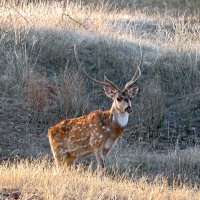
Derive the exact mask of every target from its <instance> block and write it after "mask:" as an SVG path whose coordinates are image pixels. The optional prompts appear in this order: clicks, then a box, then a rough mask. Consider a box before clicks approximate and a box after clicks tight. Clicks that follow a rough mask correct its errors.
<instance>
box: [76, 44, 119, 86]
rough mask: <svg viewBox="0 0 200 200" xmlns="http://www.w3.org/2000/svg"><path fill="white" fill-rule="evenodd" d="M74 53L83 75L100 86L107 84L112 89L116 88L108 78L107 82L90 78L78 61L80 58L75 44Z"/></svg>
mask: <svg viewBox="0 0 200 200" xmlns="http://www.w3.org/2000/svg"><path fill="white" fill-rule="evenodd" d="M74 54H75V58H76V62H77V64H78V67H79V69H80V70H82V71H83V73H84V74H85V76H86V77H87V78H88V79H90V80H91V81H93V82H95V83H97V84H99V85H100V86H107V87H111V88H113V89H117V88H116V86H115V85H114V84H113V83H112V82H111V81H109V80H108V79H107V80H108V81H107V82H102V81H99V80H96V79H94V78H92V77H90V76H89V75H88V73H87V72H86V71H85V70H84V68H83V67H82V65H81V63H80V60H79V58H78V55H77V50H76V45H74Z"/></svg>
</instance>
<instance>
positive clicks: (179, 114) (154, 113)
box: [0, 0, 200, 199]
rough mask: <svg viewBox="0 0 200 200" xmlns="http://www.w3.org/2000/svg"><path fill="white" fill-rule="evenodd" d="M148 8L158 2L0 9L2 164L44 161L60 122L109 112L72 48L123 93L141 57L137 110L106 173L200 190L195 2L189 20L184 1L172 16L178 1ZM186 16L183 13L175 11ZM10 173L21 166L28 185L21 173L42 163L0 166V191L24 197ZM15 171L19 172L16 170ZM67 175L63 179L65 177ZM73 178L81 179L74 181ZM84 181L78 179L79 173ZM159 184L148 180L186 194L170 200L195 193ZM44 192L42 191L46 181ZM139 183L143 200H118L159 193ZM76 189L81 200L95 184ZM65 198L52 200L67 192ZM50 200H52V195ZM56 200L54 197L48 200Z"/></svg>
mask: <svg viewBox="0 0 200 200" xmlns="http://www.w3.org/2000/svg"><path fill="white" fill-rule="evenodd" d="M33 2H34V3H33ZM115 2H116V1H115ZM131 2H132V1H131ZM150 2H152V4H151V5H149V3H150ZM153 2H154V3H155V2H156V6H157V5H158V4H159V5H161V4H162V3H161V1H153V0H152V1H148V2H147V1H145V0H144V1H135V3H134V4H127V2H126V1H123V3H124V5H125V6H124V5H122V4H118V5H117V6H115V7H114V4H109V3H106V2H105V3H104V4H103V3H97V4H93V3H92V2H91V1H84V2H80V1H64V2H60V1H42V0H38V1H28V0H27V1H25V0H23V1H15V0H10V1H6V0H5V1H1V2H0V25H1V26H0V27H1V28H0V72H1V73H0V134H1V135H0V136H1V138H0V162H1V161H3V160H10V162H11V161H12V160H13V159H14V158H15V157H16V156H19V157H20V158H21V157H23V158H27V157H30V156H32V157H41V156H44V155H47V154H48V155H49V156H51V152H50V147H49V143H48V138H47V137H46V135H47V130H48V128H49V127H50V126H52V125H54V124H55V123H56V122H58V121H60V120H62V119H64V118H71V117H76V116H80V115H84V114H87V113H89V112H91V111H92V110H94V109H102V110H105V109H109V108H110V106H111V101H110V100H109V99H107V98H106V97H105V95H104V93H103V90H102V89H101V88H99V87H98V86H97V85H95V84H93V83H91V82H89V81H87V80H86V79H85V77H84V76H83V74H82V73H81V72H80V71H79V70H78V67H77V64H76V61H75V57H74V52H73V45H75V44H76V45H77V48H78V55H79V58H80V60H81V62H82V63H83V66H84V68H85V69H86V71H87V72H88V73H89V74H90V75H91V76H93V77H95V78H97V79H100V80H103V77H104V74H106V75H107V77H108V78H110V79H112V80H113V82H114V83H116V84H117V85H119V86H120V87H123V86H124V84H125V83H126V82H127V81H129V80H130V79H131V78H132V75H133V74H134V72H135V69H136V66H137V64H138V62H139V59H140V52H141V51H143V52H144V53H145V57H144V64H143V67H142V77H141V79H140V80H139V82H138V86H139V87H140V91H139V94H138V95H137V97H135V99H134V100H133V109H134V111H133V113H132V114H131V116H130V121H129V124H128V127H127V129H126V131H125V134H124V136H123V138H122V139H120V140H119V141H118V143H117V144H116V145H115V146H114V148H113V150H112V152H111V153H110V155H109V158H108V161H107V162H108V165H109V166H112V165H115V164H116V165H117V166H118V173H119V174H121V173H123V172H124V171H126V170H127V169H129V175H130V176H131V175H132V176H134V177H135V178H134V179H139V178H141V177H144V176H145V177H146V178H147V179H148V181H150V180H151V181H152V180H155V179H156V177H157V176H160V175H161V176H164V177H165V178H164V179H165V181H168V183H169V184H171V185H173V182H174V181H176V180H177V179H178V182H179V183H182V184H188V185H189V186H191V187H192V186H194V185H196V184H197V185H198V184H199V172H200V167H199V166H200V165H199V162H200V161H199V157H200V156H199V154H200V151H199V147H198V146H199V142H200V51H199V46H200V25H199V16H198V12H197V11H196V10H198V2H196V4H195V1H190V5H195V6H193V8H194V7H196V8H195V9H193V8H192V7H190V9H192V12H188V10H186V9H187V5H188V1H187V2H186V1H185V3H183V4H181V5H180V6H182V8H181V10H180V9H179V7H178V9H176V11H177V12H176V15H175V14H174V12H173V10H172V9H170V8H171V7H173V8H174V6H173V4H174V5H175V4H176V2H175V1H170V2H171V4H170V2H168V3H169V6H168V7H167V8H168V9H163V7H162V6H161V7H160V6H159V5H158V6H157V7H154V3H153ZM177 2H178V1H177ZM143 5H145V6H144V7H143ZM114 8H115V9H114ZM184 9H185V11H186V12H182V11H184ZM170 11H172V12H170ZM179 11H180V12H179ZM91 160H92V161H94V159H93V157H88V158H86V159H82V160H81V161H80V162H81V163H83V164H84V165H85V166H87V165H89V164H90V162H91ZM46 165H47V164H45V166H46ZM14 166H16V170H18V169H20V167H22V168H23V169H24V170H22V171H21V174H20V176H21V177H24V179H23V178H22V179H23V180H29V176H32V175H31V174H29V175H28V173H27V174H26V170H25V168H26V169H27V171H31V170H33V171H34V170H35V172H36V173H37V170H39V172H38V173H40V172H41V170H42V169H43V166H44V164H41V166H40V165H39V164H37V163H33V164H25V163H19V168H18V164H17V165H15V164H14V165H11V166H10V165H9V164H4V165H1V172H0V176H1V177H4V179H1V178H0V181H1V180H4V181H3V182H1V183H0V188H4V187H5V188H10V189H13V188H16V189H19V190H20V191H23V189H24V187H26V186H25V185H24V181H22V182H20V180H21V178H19V177H18V175H16V174H15V175H13V177H14V178H13V179H12V178H9V177H12V176H7V175H6V173H8V174H9V173H11V171H12V170H13V167H14ZM5 167H6V168H5ZM33 168H34V169H33ZM5 169H6V170H5ZM45 170H47V171H46V172H45V175H44V176H46V175H47V177H48V178H44V179H46V180H48V179H49V178H50V177H51V178H52V177H54V178H55V177H56V179H59V177H60V176H63V172H59V171H56V172H55V174H56V175H55V174H54V170H55V169H54V168H48V169H45ZM48 170H49V171H48ZM13 173H14V172H13ZM16 173H17V174H19V171H16ZM76 173H77V172H76V170H75V171H73V174H76ZM87 173H88V172H87ZM89 173H90V172H89ZM33 174H34V173H33ZM66 174H67V175H66V177H67V176H68V175H69V172H66ZM74 176H75V175H74ZM76 176H77V177H80V175H79V174H78V173H77V174H76ZM81 176H83V179H81V180H83V181H84V176H85V175H84V174H82V172H81ZM15 177H16V179H15ZM17 177H18V178H17ZM88 177H90V178H91V179H92V180H93V179H94V180H95V181H96V180H97V182H98V183H99V184H100V185H101V184H105V183H104V182H101V181H102V180H101V179H100V178H99V179H98V178H97V177H93V176H92V174H90V175H89V176H88ZM35 178H37V177H35ZM66 179H67V178H66ZM66 179H64V180H66ZM11 180H16V185H15V181H13V182H12V184H11ZM70 180H71V179H70ZM94 180H93V181H94ZM103 180H104V179H103ZM105 180H106V181H108V185H109V184H110V185H112V184H116V181H113V182H112V179H109V178H108V179H107V178H106V177H105ZM32 181H33V182H34V181H35V188H36V189H35V190H37V189H38V188H39V189H38V191H40V192H39V194H41V196H45V194H47V193H46V192H48V191H43V188H41V187H40V184H42V183H39V181H40V180H39V179H38V180H35V179H33V180H32ZM123 181H124V180H123ZM143 181H144V180H143V179H142V182H140V180H139V181H136V182H134V183H133V182H131V180H130V179H128V180H127V185H128V184H131V187H133V188H135V187H136V186H137V185H139V186H137V187H139V188H142V186H141V185H140V184H144V183H143ZM165 181H164V182H165ZM33 182H31V183H30V184H32V183H33ZM129 182H130V183H129ZM164 182H162V183H160V182H159V181H158V182H157V181H155V184H158V185H159V184H161V185H159V187H161V188H165V189H164V192H163V193H161V194H160V195H162V194H163V195H169V199H170V198H171V199H173V195H179V193H178V192H177V191H179V190H180V191H181V192H180V193H182V194H183V196H180V198H179V197H178V196H177V199H191V198H189V197H190V195H192V194H193V193H195V192H196V188H192V189H189V188H186V186H184V187H182V188H179V187H177V188H175V190H176V191H174V190H173V187H172V188H169V187H168V186H166V185H165V183H164ZM125 183H126V181H125V182H123V184H125ZM28 184H29V183H28ZM45 184H47V185H46V186H45V187H49V185H48V183H47V182H46V183H45ZM120 184H121V183H119V188H120V187H121V185H120ZM145 184H146V185H145V186H144V188H145V187H147V188H149V189H147V190H146V189H144V190H145V191H148V192H146V193H145V194H144V198H143V193H142V194H141V193H140V192H138V196H137V194H135V189H133V190H132V189H130V192H128V195H127V194H125V192H122V196H123V195H125V196H124V199H128V198H129V199H131V198H132V199H134V198H135V199H139V196H140V198H141V199H142V198H143V199H146V196H145V195H149V191H150V190H151V189H152V188H153V189H152V191H153V195H154V189H155V193H156V194H155V195H157V189H158V188H159V187H158V188H156V186H155V185H154V182H153V184H151V183H150V185H148V183H147V182H146V183H145ZM163 184H164V185H163ZM72 185H73V184H72ZM45 187H44V188H45ZM51 187H52V188H54V187H55V185H52V186H51ZM63 187H64V186H63ZM70 187H71V186H70ZM90 187H91V188H92V189H90ZM117 187H118V186H117ZM88 188H89V189H88ZM99 188H101V186H99ZM99 188H97V189H96V190H99ZM109 188H111V189H110V190H108V193H107V192H106V191H107V190H106V191H105V196H103V197H102V198H104V199H106V198H107V197H106V195H108V199H109V197H110V198H113V199H117V198H118V199H122V198H121V196H120V197H118V196H116V198H115V196H113V195H116V191H117V190H118V189H116V188H114V189H113V188H112V186H111V187H110V186H109ZM79 189H80V193H81V194H82V195H83V199H84V198H85V196H84V195H88V193H87V192H91V191H92V190H93V186H92V185H91V186H87V187H86V188H85V189H84V188H82V187H81V188H79ZM96 190H95V191H96ZM122 190H123V189H120V191H122ZM52 191H54V190H52ZM71 191H72V190H71ZM83 191H84V192H85V191H87V192H86V193H84V192H83ZM139 191H140V190H139ZM158 191H160V189H158ZM27 192H28V191H27V190H26V191H25V193H27ZM31 192H32V190H31ZM62 192H63V193H62V194H61V195H60V196H59V197H61V196H62V195H64V194H65V193H66V190H65V189H63V190H62ZM112 192H113V193H112ZM53 193H54V194H55V195H57V194H56V193H57V192H56V191H54V192H53ZM80 193H79V192H78V194H80ZM139 193H140V194H141V195H139ZM186 193H187V194H186ZM129 194H130V195H129ZM133 194H135V195H136V196H132V195H133ZM48 195H52V194H49V193H48ZM70 195H71V194H70ZM92 195H94V196H92ZM95 195H97V193H95V192H94V194H93V193H92V194H91V198H89V199H92V198H93V197H94V199H95V198H97V199H98V198H101V197H98V196H95ZM120 195H121V194H120ZM126 195H127V196H126ZM180 195H181V194H180ZM184 195H185V196H184ZM187 195H189V196H187ZM89 197H90V196H89ZM164 197H166V196H163V197H162V198H161V197H159V195H158V196H156V197H155V198H153V197H152V199H156V198H157V199H166V198H164ZM53 198H56V196H53V195H52V199H53ZM71 198H73V197H71ZM74 198H75V199H76V198H77V196H76V197H74ZM174 198H175V197H174ZM47 199H48V198H47ZM194 199H195V197H194ZM197 199H198V198H197Z"/></svg>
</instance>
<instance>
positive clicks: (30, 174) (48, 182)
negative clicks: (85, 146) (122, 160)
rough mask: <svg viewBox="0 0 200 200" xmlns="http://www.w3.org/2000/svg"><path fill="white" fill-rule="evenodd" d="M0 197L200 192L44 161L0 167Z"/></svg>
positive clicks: (189, 195)
mask: <svg viewBox="0 0 200 200" xmlns="http://www.w3.org/2000/svg"><path fill="white" fill-rule="evenodd" d="M0 177H1V179H0V188H4V190H3V191H1V193H0V195H1V196H2V198H3V196H4V197H5V196H6V195H7V196H8V195H9V196H10V197H12V195H13V194H16V193H17V192H18V194H19V192H20V194H19V195H20V198H22V199H48V200H53V199H57V200H61V199H87V200H89V199H92V200H94V199H137V200H146V199H154V200H165V199H179V200H188V199H191V200H197V199H199V198H200V192H199V190H198V189H197V188H196V187H193V188H188V187H186V186H185V185H178V184H177V183H176V181H174V183H173V185H172V186H171V187H170V186H168V184H167V181H166V180H165V178H163V177H162V176H158V177H156V178H155V179H154V181H153V182H151V183H149V182H148V178H146V177H143V178H141V179H139V180H137V181H132V180H131V179H129V178H127V176H126V174H123V175H121V176H119V175H116V177H114V175H112V176H109V175H108V176H105V175H98V174H96V173H93V172H91V171H90V170H89V169H87V170H85V169H84V168H83V167H82V166H77V168H76V169H72V170H65V171H63V170H62V169H56V168H55V167H52V166H51V163H49V161H48V160H45V159H43V160H32V161H31V162H29V161H28V160H22V161H20V162H17V163H13V164H9V163H4V164H3V165H1V166H0Z"/></svg>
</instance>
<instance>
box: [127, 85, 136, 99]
mask: <svg viewBox="0 0 200 200" xmlns="http://www.w3.org/2000/svg"><path fill="white" fill-rule="evenodd" d="M138 90H139V88H138V87H137V86H133V87H132V88H130V89H129V90H128V93H129V95H130V97H134V96H135V95H136V94H137V93H138Z"/></svg>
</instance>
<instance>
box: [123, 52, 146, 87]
mask: <svg viewBox="0 0 200 200" xmlns="http://www.w3.org/2000/svg"><path fill="white" fill-rule="evenodd" d="M143 56H144V53H143V52H142V53H141V58H140V63H139V65H138V66H137V70H136V72H135V74H134V76H133V78H132V79H131V80H130V81H129V82H128V83H127V84H126V85H125V90H129V89H130V88H131V87H132V86H133V85H134V84H135V83H136V82H137V80H138V79H139V78H140V76H141V70H140V67H141V66H142V64H143Z"/></svg>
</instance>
